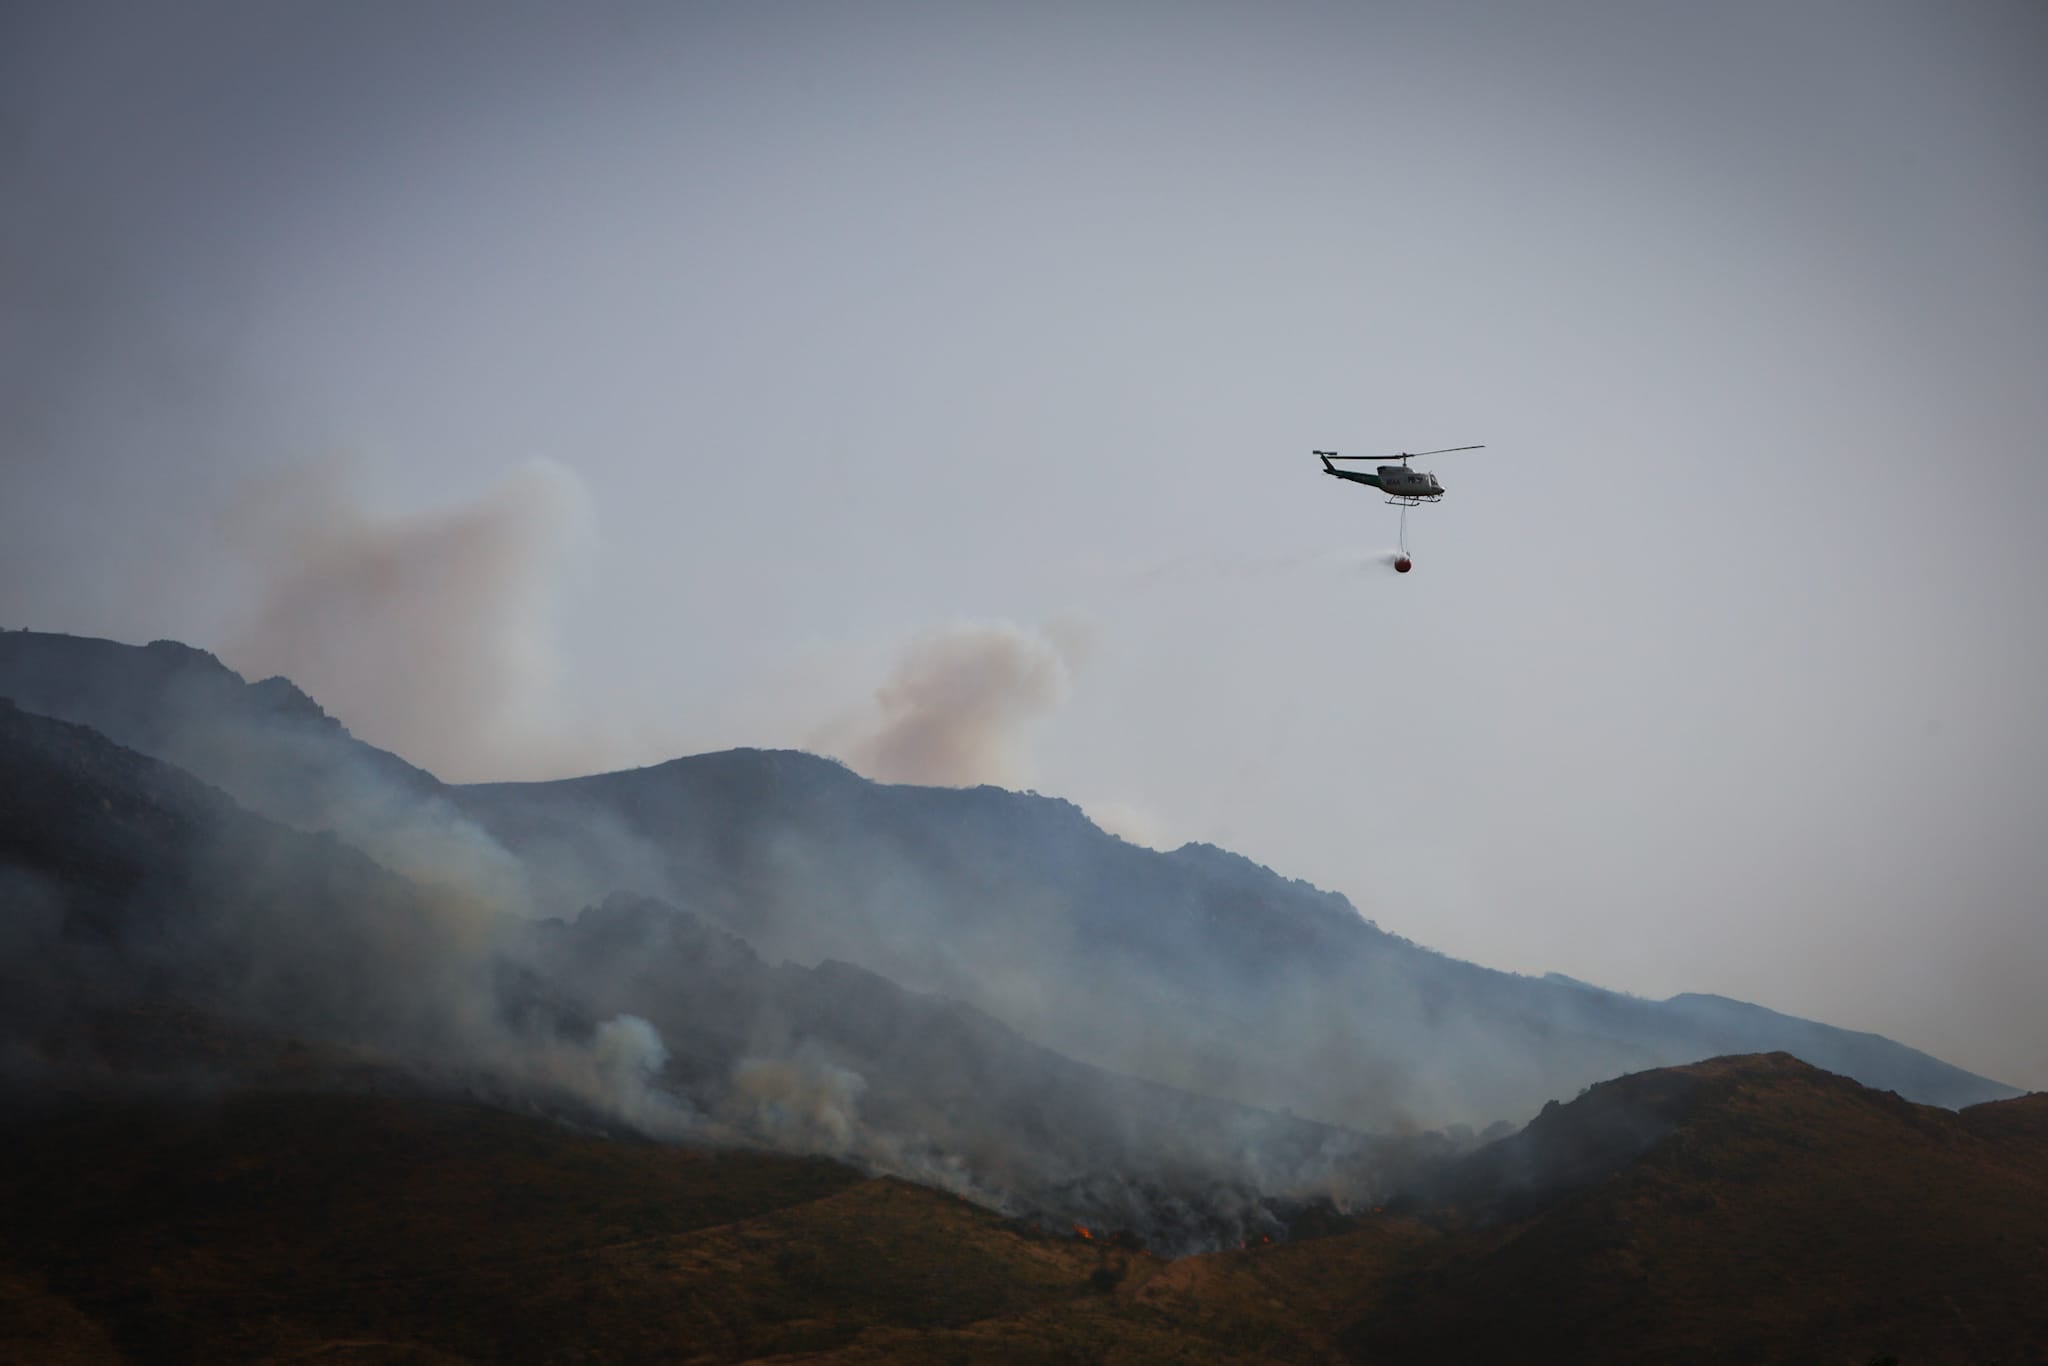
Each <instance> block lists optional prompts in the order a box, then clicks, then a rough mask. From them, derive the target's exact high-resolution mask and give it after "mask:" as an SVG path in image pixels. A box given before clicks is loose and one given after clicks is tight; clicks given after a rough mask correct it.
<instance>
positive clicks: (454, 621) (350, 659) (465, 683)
mask: <svg viewBox="0 0 2048 1366" xmlns="http://www.w3.org/2000/svg"><path fill="white" fill-rule="evenodd" d="M588 505H589V500H588V497H587V495H586V494H585V492H584V489H583V486H582V484H581V483H580V482H579V481H578V479H577V478H576V476H575V475H574V474H573V473H571V472H570V471H569V470H567V469H565V468H563V467H562V466H560V465H554V464H547V463H536V464H531V465H528V466H525V467H524V468H522V469H520V470H518V471H516V472H515V473H513V474H512V475H511V476H510V477H508V478H507V479H506V480H504V481H503V482H502V483H501V484H499V485H498V487H496V488H495V489H493V490H491V491H490V492H488V493H486V494H485V495H484V496H483V497H481V498H479V499H477V500H476V501H474V502H472V503H469V504H467V505H464V506H459V507H455V508H450V509H444V510H440V511H436V512H432V513H426V514H414V515H407V516H393V515H382V514H379V513H377V512H375V511H372V510H371V509H370V508H369V507H367V506H366V505H365V503H364V501H363V499H362V497H361V495H360V492H359V491H358V489H357V487H356V485H355V482H354V481H353V480H352V478H351V477H350V474H349V472H348V471H347V470H346V469H345V468H341V467H337V466H334V465H331V464H330V465H318V466H311V467H307V468H304V469H301V470H298V471H295V472H293V473H291V474H288V475H284V476H280V477H276V478H273V479H271V480H268V481H265V482H264V483H262V484H260V485H258V486H256V487H254V488H252V489H251V490H250V492H249V496H248V497H247V499H246V501H245V503H244V505H243V507H242V508H241V509H240V513H241V515H240V517H239V518H238V520H237V525H236V527H235V531H236V536H237V539H238V540H239V541H240V543H241V544H242V546H243V548H244V549H245V550H246V551H247V552H248V553H249V554H250V556H251V557H252V558H253V559H254V560H255V562H256V564H257V566H258V567H259V568H260V569H261V570H263V571H264V572H265V574H266V576H267V579H268V584H267V587H266V588H265V589H264V591H263V593H262V596H261V599H260V601H259V602H258V604H257V606H256V608H255V611H254V613H253V619H252V620H251V622H250V624H249V626H248V627H247V629H246V630H244V631H243V632H242V633H241V634H240V636H239V638H238V639H236V641H235V642H234V644H233V645H232V646H231V648H230V649H229V651H228V655H229V658H230V659H231V661H232V662H234V663H235V664H236V665H237V666H238V667H240V668H241V669H242V670H243V672H245V673H248V674H249V675H250V676H251V677H259V676H262V675H264V674H283V675H285V676H286V677H289V678H291V679H294V680H295V681H297V682H299V683H301V684H302V685H304V686H305V687H307V688H308V689H310V690H311V691H312V692H313V693H315V694H316V695H317V696H319V697H320V698H321V699H322V700H323V701H324V702H325V703H326V705H328V706H329V707H331V708H332V709H333V711H334V712H335V714H336V715H337V716H339V717H340V718H341V719H342V721H343V722H344V723H345V724H347V725H349V726H350V727H352V728H354V729H356V730H358V731H360V732H361V733H362V734H364V735H365V736H366V737H367V738H369V739H371V740H372V741H374V742H375V743H377V744H379V745H381V746H384V747H386V748H390V749H395V750H397V751H398V752H400V753H403V754H405V755H407V756H408V757H410V758H411V759H413V760H414V761H415V762H418V763H422V764H424V765H425V766H426V767H428V768H429V769H431V770H433V771H434V772H435V773H437V774H439V775H440V776H442V777H444V778H448V779H451V780H458V781H459V780H463V779H472V778H478V777H486V776H488V777H502V776H505V773H506V770H507V769H508V768H509V769H522V768H531V767H534V766H536V765H545V764H546V762H547V761H548V759H549V757H550V755H551V754H552V755H560V754H562V753H563V752H564V750H565V748H566V747H567V745H568V743H569V742H570V738H571V737H572V735H573V733H574V731H575V729H576V728H575V727H574V726H573V725H571V724H569V722H568V718H567V717H566V716H565V714H564V712H563V708H562V706H561V702H560V697H559V692H558V686H559V656H558V651H557V647H556V641H555V627H556V620H555V612H556V596H557V590H558V588H559V585H560V582H561V579H562V577H563V575H564V573H565V571H566V569H567V567H568V564H569V561H570V559H571V556H572V554H573V552H574V550H575V548H576V546H577V544H578V543H579V542H580V541H581V540H582V539H583V536H584V534H585V531H586V528H587V526H588V523H589V511H588Z"/></svg>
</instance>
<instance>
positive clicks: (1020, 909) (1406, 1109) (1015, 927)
mask: <svg viewBox="0 0 2048 1366" xmlns="http://www.w3.org/2000/svg"><path fill="white" fill-rule="evenodd" d="M175 650H176V651H187V652H188V653H184V654H178V655H176V656H175V659H174V658H173V648H172V647H168V646H149V647H133V646H120V645H116V644H114V643H112V642H81V641H80V640H79V638H74V637H43V636H40V635H38V634H36V633H26V632H7V633H0V695H8V694H12V695H15V696H16V697H17V698H18V699H19V698H21V697H23V696H26V697H27V698H28V699H29V700H28V701H26V702H24V703H23V705H25V706H27V705H29V704H30V703H31V702H40V703H41V704H42V705H44V706H47V707H54V708H57V709H58V711H60V712H66V713H68V714H69V719H74V720H79V721H82V722H84V723H86V724H93V723H94V722H98V723H99V725H100V727H101V728H103V729H106V728H109V727H111V729H109V730H108V733H109V734H112V735H113V737H114V738H115V739H117V740H121V741H123V742H124V743H130V742H133V743H135V744H137V746H138V747H139V748H143V749H144V750H145V751H149V752H159V753H162V754H163V755H164V756H165V757H170V758H173V761H174V762H175V761H176V759H177V756H179V755H183V756H184V757H186V758H188V759H192V760H193V761H194V762H195V763H197V764H198V765H199V766H198V767H197V768H195V769H194V771H195V772H198V773H199V774H200V775H201V776H202V777H204V778H206V779H207V780H208V781H213V782H217V783H219V785H220V786H222V787H223V788H224V789H225V790H227V791H228V792H229V793H230V794H232V795H234V796H235V797H236V799H237V800H239V801H242V802H243V803H244V804H245V805H248V806H250V807H251V809H252V810H256V811H259V812H262V813H264V814H268V815H272V816H274V817H276V818H278V819H280V820H283V821H284V822H285V823H286V824H289V825H296V826H299V827H301V828H307V827H311V828H333V829H335V830H336V831H337V833H338V834H340V835H341V837H342V838H344V839H346V840H349V841H350V842H352V843H355V844H357V845H358V846H359V847H362V848H364V849H366V850H367V851H369V852H370V853H371V855H372V856H373V857H376V858H379V859H380V860H382V861H385V862H387V863H388V864H389V865H390V866H392V867H394V868H395V869H397V870H398V871H400V872H405V873H411V874H415V875H424V874H433V875H435V876H438V875H440V870H439V869H438V868H436V867H434V866H433V860H434V859H439V858H441V857H442V855H443V852H444V850H445V848H446V847H447V846H448V845H449V844H450V843H451V841H458V840H459V842H461V843H462V844H463V848H464V855H463V858H464V861H465V864H466V865H467V864H473V865H475V866H476V867H477V868H480V869H483V870H484V873H483V874H481V876H482V877H483V880H484V882H485V883H486V885H488V886H490V887H492V888H494V889H501V890H503V893H504V895H505V896H507V897H508V898H511V899H515V900H517V901H519V902H520V903H521V906H520V908H521V909H523V910H525V911H527V912H528V913H537V914H566V913H568V912H569V911H571V910H573V909H575V908H577V907H580V906H585V905H593V904H597V903H599V902H601V901H602V900H603V899H604V898H605V897H607V896H609V895H610V894H612V893H613V892H615V891H624V892H628V893H631V894H636V895H644V896H651V897H655V898H657V899H660V900H663V901H665V902H667V903H669V904H672V905H676V906H681V907H685V908H688V909H691V910H694V911H697V912H699V913H702V914H707V915H709V916H711V917H712V918H713V919H714V920H717V921H718V922H719V923H722V924H724V925H726V926H727V927H728V928H730V929H732V930H734V931H735V932H737V933H739V934H741V935H742V937H744V938H745V939H747V940H748V942H750V943H752V944H753V945H755V946H756V948H758V949H759V950H761V951H762V952H763V953H765V954H767V955H768V956H770V957H771V958H774V957H782V958H789V959H791V960H793V961H798V962H812V963H815V962H818V961H822V960H824V959H827V958H837V959H841V960H843V961H847V962H852V963H857V964H860V965H862V966H864V967H867V968H869V969H870V970H873V971H876V972H878V973H880V974H881V975H883V976H884V977H886V978H888V979H890V980H892V981H895V982H898V983H901V984H902V985H904V986H906V987H909V988H911V989H914V990H919V991H931V992H937V993H939V994H941V995H947V996H952V997H955V998H957V999H962V1000H967V1001H972V1002H974V1003H975V1004H977V1005H978V1006H979V1007H981V1008H982V1009H984V1010H986V1011H988V1012H989V1013H991V1014H993V1015H994V1016H995V1017H996V1018H998V1019H1002V1020H1005V1021H1006V1022H1008V1023H1009V1024H1011V1025H1012V1026H1013V1027H1015V1028H1018V1029H1020V1030H1021V1031H1022V1032H1023V1033H1024V1034H1025V1035H1026V1036H1027V1037H1031V1038H1033V1039H1035V1040H1037V1041H1039V1042H1041V1043H1044V1044H1046V1045H1048V1046H1050V1047H1052V1048H1054V1049H1055V1050H1056V1051H1058V1052H1061V1053H1064V1054H1067V1055H1069V1056H1073V1057H1076V1058H1079V1059H1081V1060H1083V1061H1087V1062H1091V1063H1093V1064H1095V1065H1098V1066H1102V1067H1105V1068H1108V1069H1110V1070H1112V1071H1116V1072H1120V1073H1124V1074H1127V1075H1132V1076H1139V1077H1147V1078H1150V1079H1152V1080H1156V1081H1159V1082H1162V1083H1165V1084H1168V1085H1172V1086H1176V1087H1180V1088H1182V1089H1188V1090H1195V1091H1200V1092H1204V1093H1208V1094H1212V1095H1220V1096H1225V1097H1228V1098H1231V1099H1234V1100H1236V1101H1239V1102H1241V1103H1245V1104H1249V1105H1253V1106H1255V1107H1258V1108H1261V1109H1267V1110H1273V1111H1279V1110H1289V1111H1292V1112H1294V1113H1297V1114H1301V1115H1305V1116H1311V1117H1315V1118H1318V1119H1321V1120H1324V1121H1326V1122H1332V1123H1336V1124H1340V1125H1345V1126H1348V1127H1353V1128H1378V1127H1383V1126H1385V1125H1388V1124H1400V1123H1406V1122H1409V1121H1410V1120H1411V1119H1420V1120H1422V1121H1424V1122H1426V1123H1443V1122H1451V1121H1463V1122H1469V1123H1472V1124H1474V1125H1480V1124H1484V1123H1488V1122H1491V1121H1492V1120H1495V1119H1500V1118H1509V1119H1519V1118H1522V1117H1525V1116H1527V1115H1530V1114H1533V1113H1534V1112H1535V1111H1536V1109H1537V1108H1538V1107H1540V1106H1541V1105H1542V1104H1543V1102H1544V1101H1546V1100H1548V1099H1551V1098H1553V1097H1555V1096H1556V1095H1559V1094H1570V1093H1572V1092H1573V1091H1575V1090H1577V1089H1579V1088H1580V1087H1582V1086H1585V1085H1588V1084H1590V1083H1592V1082H1595V1081H1598V1080H1601V1079H1603V1078H1605V1077H1609V1076H1612V1075H1615V1074H1616V1073H1619V1072H1624V1071H1630V1070H1639V1069H1641V1068H1643V1067H1648V1066H1655V1065H1658V1064H1661V1063H1668V1062H1681V1061H1689V1060H1692V1059H1694V1058H1698V1057H1702V1056H1711V1055H1715V1054H1719V1053H1726V1052H1732V1051H1745V1050H1755V1049H1770V1048H1776V1047H1780V1046H1785V1047H1790V1048H1792V1049H1793V1050H1794V1051H1797V1052H1799V1053H1800V1054H1801V1056H1805V1057H1807V1058H1808V1059H1809V1060H1810V1061H1813V1062H1815V1063H1816V1064H1818V1065H1823V1066H1829V1067H1840V1068H1842V1069H1843V1070H1845V1071H1848V1072H1851V1073H1853V1074H1855V1075H1858V1076H1860V1077H1862V1078H1863V1079H1865V1080H1867V1081H1869V1082H1871V1083H1872V1084H1875V1085H1881V1086H1884V1087H1886V1089H1900V1090H1902V1091H1906V1092H1910V1093H1911V1094H1914V1095H1916V1096H1919V1097H1921V1098H1923V1099H1928V1100H1933V1101H1936V1102H1939V1103H1943V1104H1951V1105H1953V1104H1962V1103H1968V1102H1969V1101H1972V1100H1980V1099H1989V1098H1992V1097H1995V1096H2000V1095H2010V1094H2014V1092H2013V1091H2012V1088H2009V1087H2004V1086H2002V1085H2001V1084H1999V1083H1997V1082H1994V1081H1990V1080H1988V1079H1985V1078H1981V1077H1976V1076H1973V1075H1972V1074H1969V1073H1967V1072H1965V1071H1963V1070H1962V1069H1960V1068H1954V1067H1953V1066H1951V1065H1950V1064H1947V1063H1944V1062H1942V1061H1941V1060H1939V1059H1935V1058H1932V1057H1930V1056H1929V1055H1926V1054H1924V1053H1921V1052H1919V1051H1918V1050H1912V1049H1909V1048H1907V1047H1905V1046H1904V1045H1899V1044H1896V1043H1894V1042H1892V1041H1890V1040H1884V1039H1882V1038H1881V1037H1879V1036H1874V1035H1862V1034H1857V1033H1855V1032H1854V1031H1845V1030H1838V1029H1835V1028H1833V1027H1831V1026H1826V1025H1822V1024H1819V1023H1817V1022H1812V1021H1802V1020H1799V1019H1798V1018H1797V1017H1792V1016H1786V1015H1782V1014H1779V1013H1777V1012H1772V1011H1768V1010H1766V1009H1765V1008H1763V1007H1756V1006H1747V1005H1744V1004H1742V1003H1725V1002H1719V1001H1718V998H1711V997H1706V996H1703V995H1700V994H1696V993H1682V994H1680V995H1679V996H1675V997H1672V998H1670V999H1669V1000H1667V1001H1664V1002H1653V1001H1647V1000H1644V999H1642V998H1637V997H1631V996H1627V995H1624V994H1621V993H1616V992H1612V991H1608V990H1605V989H1602V988H1596V987H1589V986H1583V985H1581V984H1567V983H1562V982H1557V981H1552V980H1548V979H1544V978H1536V977H1525V976H1520V975H1517V974H1510V973H1502V972H1499V971H1497V970H1494V969H1489V968H1484V967H1482V966H1480V965H1477V964H1470V963H1464V962H1461V961H1459V960H1456V959H1452V958H1449V957H1448V956H1446V955H1442V954H1438V953H1435V952H1434V951H1431V950H1428V949H1424V948H1421V947H1419V946H1417V945H1415V944H1414V943H1413V942H1412V941H1409V940H1406V939H1403V938H1401V937H1400V936H1398V935H1394V934H1390V933H1388V932H1387V931H1385V930H1384V929H1382V928H1380V927H1378V926H1376V925H1374V924H1373V923H1372V922H1371V921H1369V920H1366V919H1365V918H1364V917H1363V916H1360V915H1359V914H1358V913H1357V912H1356V910H1355V908H1353V907H1352V906H1351V903H1350V902H1349V901H1348V900H1346V899H1345V898H1343V897H1342V896H1341V894H1337V893H1331V892H1326V891H1323V890H1321V889H1317V888H1314V887H1312V886H1311V885H1309V884H1307V883H1305V882H1301V881H1299V880H1296V879H1287V878H1284V877H1283V876H1282V875H1280V874H1277V873H1274V872H1272V870H1270V869H1266V868H1264V867H1262V866H1261V865H1258V864H1256V863H1254V862H1253V861H1251V860H1249V859H1245V858H1244V857H1243V856H1241V855H1237V854H1233V853H1230V852H1229V851H1224V850H1218V849H1213V848H1211V847H1208V846H1202V845H1188V846H1183V847H1182V848H1181V849H1179V850H1175V851H1172V852H1160V851H1154V850H1149V849H1144V848H1141V847H1139V846H1135V845H1131V844H1128V843H1126V842H1125V841H1122V840H1120V839H1117V838H1116V837H1114V836H1112V835H1108V834H1106V833H1104V832H1102V831H1100V830H1099V829H1098V828H1096V827H1095V826H1094V825H1093V824H1092V822H1089V821H1088V820H1087V818H1086V816H1085V813H1083V812H1082V811H1081V810H1080V808H1079V807H1077V806H1074V805H1073V804H1072V803H1070V802H1065V801H1063V800H1061V799H1058V798H1051V797H1041V796H1037V795H1034V794H1017V793H1010V792H1007V791H1004V790H1002V789H997V788H991V787H982V788H970V789H939V788H922V787H913V786H892V785H884V784H877V783H873V782H871V781H870V780H868V779H865V778H863V777H861V776H860V775H858V774H856V773H854V772H853V771H852V770H851V769H848V768H846V767H845V766H844V765H842V764H839V763H838V762H837V761H835V760H831V759H826V758H821V757H818V756H814V755H806V754H802V753H800V752H795V751H778V750H754V749H741V750H730V751H723V752H720V753H716V754H710V755H697V756H684V757H679V758H676V759H672V760H667V761H664V762H663V763H660V764H655V765H649V766H646V767H642V768H638V769H629V770H622V771H619V772H614V773H606V774H592V775H586V776H583V777H578V778H570V779H561V780H556V781H553V782H545V783H516V784H512V783H496V784H475V785H466V786H465V785H448V784H443V783H441V782H439V780H438V779H435V778H434V777H433V776H432V775H431V774H428V773H426V772H425V771H424V770H419V769H415V768H413V767H412V766H411V765H408V764H405V763H404V761H403V760H402V759H398V758H397V757H396V756H392V755H388V754H386V753H385V752H383V751H380V750H375V749H374V747H372V746H368V745H366V744H364V743H363V742H361V741H360V740H357V739H355V738H354V737H353V736H350V735H348V733H347V732H346V730H345V728H342V727H340V726H339V724H338V723H334V722H333V721H332V719H331V718H325V713H324V712H320V710H319V708H318V706H317V703H313V702H312V701H311V699H310V698H307V699H306V702H305V705H303V706H302V705H298V704H296V703H292V704H291V705H288V706H285V707H283V708H280V707H279V706H278V705H277V704H276V702H275V698H277V697H284V698H286V700H287V701H288V702H289V701H290V698H291V696H292V694H286V693H285V692H284V691H283V690H284V688H286V687H289V686H290V685H288V684H279V685H271V684H246V683H242V682H241V681H240V679H239V676H238V675H234V674H233V673H232V671H230V670H228V669H227V668H226V666H225V665H222V664H220V662H219V661H218V660H217V659H215V658H214V657H213V656H211V655H208V654H205V653H204V652H201V651H191V650H189V647H182V646H180V647H175ZM149 651H155V652H157V653H156V654H155V655H153V656H151V658H150V661H149V667H135V666H134V663H133V662H134V658H135V656H136V655H137V654H138V653H147V652H149ZM173 662H175V663H176V664H177V666H178V667H177V668H176V669H167V668H166V665H167V664H170V663H173ZM81 670H82V671H83V677H84V682H83V685H82V686H72V683H73V682H76V681H77V680H74V679H73V678H72V674H73V673H75V672H78V671H81ZM183 675H200V676H204V677H205V678H206V679H207V680H208V681H207V682H206V683H205V684H204V686H197V685H192V684H181V683H178V682H177V681H176V680H177V679H178V678H179V677H180V676H183ZM167 678H169V679H170V680H171V681H169V682H167V681H166V679H167ZM293 694H296V695H297V696H299V697H303V696H304V694H302V693H297V690H296V689H293ZM308 707H310V708H311V710H310V711H308V710H307V708H308ZM316 717H318V718H325V719H324V720H323V719H314V718H316ZM124 731H125V733H117V732H124ZM223 736H226V737H229V740H230V741H231V743H223V741H222V737H223ZM152 745H154V746H155V749H154V750H151V749H150V747H151V746H152ZM209 769H210V770H211V771H209ZM423 828H431V829H434V830H436V831H437V832H440V833H442V834H444V835H446V836H448V837H449V838H446V839H441V840H438V841H437V842H435V843H434V844H433V846H432V847H431V854H432V858H429V859H426V860H422V859H421V857H420V850H419V848H418V847H417V845H418V839H417V832H418V831H419V830H420V829H423ZM512 889H516V890H512Z"/></svg>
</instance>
